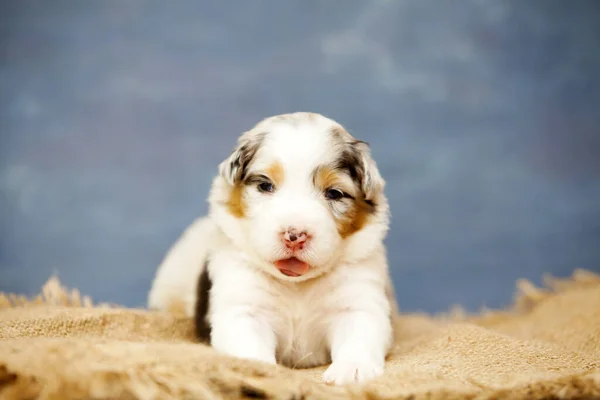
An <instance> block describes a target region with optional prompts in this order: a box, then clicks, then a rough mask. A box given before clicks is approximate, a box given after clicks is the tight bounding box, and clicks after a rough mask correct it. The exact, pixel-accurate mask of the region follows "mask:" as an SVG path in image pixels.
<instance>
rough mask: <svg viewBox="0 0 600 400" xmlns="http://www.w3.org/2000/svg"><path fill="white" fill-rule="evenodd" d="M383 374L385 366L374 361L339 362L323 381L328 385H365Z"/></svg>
mask: <svg viewBox="0 0 600 400" xmlns="http://www.w3.org/2000/svg"><path fill="white" fill-rule="evenodd" d="M381 374H383V365H381V364H380V363H377V362H373V361H361V362H357V361H355V362H352V361H338V362H334V363H333V364H331V365H330V366H329V368H327V370H326V371H325V373H324V374H323V381H324V382H325V383H326V384H328V385H345V384H348V383H364V382H367V381H369V380H371V379H373V378H375V377H377V376H379V375H381Z"/></svg>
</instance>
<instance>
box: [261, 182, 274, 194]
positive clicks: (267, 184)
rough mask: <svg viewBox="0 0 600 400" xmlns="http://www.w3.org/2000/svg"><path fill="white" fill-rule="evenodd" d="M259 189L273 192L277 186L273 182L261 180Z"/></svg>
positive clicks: (264, 191)
mask: <svg viewBox="0 0 600 400" xmlns="http://www.w3.org/2000/svg"><path fill="white" fill-rule="evenodd" d="M257 187H258V190H259V191H260V192H263V193H271V192H273V190H275V188H274V187H273V184H272V183H271V182H261V183H259V184H258V186H257Z"/></svg>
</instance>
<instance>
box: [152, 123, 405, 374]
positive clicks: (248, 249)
mask: <svg viewBox="0 0 600 400" xmlns="http://www.w3.org/2000/svg"><path fill="white" fill-rule="evenodd" d="M218 170H219V173H218V176H216V177H215V179H214V181H213V184H212V187H211V190H210V195H209V199H208V202H209V209H210V211H209V215H208V216H207V217H204V218H200V219H198V220H196V221H195V222H194V223H193V224H192V225H191V226H190V227H189V228H188V229H187V230H186V232H185V233H184V234H183V235H182V236H181V238H180V239H179V240H178V241H177V242H176V243H175V244H174V246H173V247H172V249H171V250H170V251H169V252H168V253H167V255H166V257H165V259H164V261H163V263H162V264H161V266H160V267H159V269H158V271H157V274H156V277H155V280H154V283H153V286H152V289H151V292H150V295H149V307H150V308H152V309H161V310H172V309H174V308H177V307H183V309H184V311H185V313H186V314H187V315H189V316H192V315H194V316H195V319H196V330H197V333H198V335H199V336H200V337H201V338H203V339H205V340H207V341H209V342H210V344H211V345H212V346H213V347H214V348H215V349H216V350H218V351H221V352H223V353H227V354H230V355H232V356H236V357H241V358H246V359H253V360H259V361H263V362H267V363H273V364H275V363H276V362H279V363H280V364H283V365H286V366H289V367H296V368H304V367H311V366H317V365H322V364H328V363H331V365H330V366H329V367H328V369H327V370H326V372H325V373H324V375H323V379H324V381H325V382H327V383H331V384H338V385H339V384H346V383H351V382H364V381H367V380H370V379H372V378H374V377H376V376H378V375H380V374H381V373H382V372H383V370H384V362H385V358H386V355H387V354H388V351H389V349H390V346H391V343H392V336H393V333H392V318H393V317H394V313H395V312H396V306H395V299H394V293H393V290H392V285H391V280H390V277H389V274H388V266H387V257H386V253H385V248H384V244H383V240H384V238H385V236H386V234H387V231H388V226H389V218H390V215H389V214H390V213H389V207H388V202H387V199H386V197H385V195H384V185H385V182H384V180H383V179H382V177H381V176H380V174H379V171H378V169H377V166H376V163H375V162H374V160H373V159H372V158H371V155H370V151H369V147H368V145H367V144H366V143H364V142H362V141H360V140H356V139H355V138H353V137H352V136H351V135H350V134H349V133H348V132H347V131H346V130H345V129H344V128H343V127H342V125H340V124H338V123H337V122H335V121H333V120H331V119H329V118H326V117H324V116H322V115H319V114H314V113H293V114H284V115H279V116H274V117H270V118H267V119H265V120H263V121H261V122H259V123H258V124H257V125H256V126H255V127H254V128H252V129H251V130H249V131H247V132H245V133H244V134H243V135H242V136H241V137H240V138H239V139H238V144H237V147H236V148H235V149H234V151H233V153H232V154H231V155H230V156H229V157H228V158H227V159H226V160H225V161H223V162H222V163H221V164H220V165H219V169H218Z"/></svg>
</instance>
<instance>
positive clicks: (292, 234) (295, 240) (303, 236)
mask: <svg viewBox="0 0 600 400" xmlns="http://www.w3.org/2000/svg"><path fill="white" fill-rule="evenodd" d="M307 240H308V234H307V233H306V232H305V231H299V230H297V229H294V228H290V229H288V230H287V231H285V232H283V241H284V243H285V246H286V247H287V248H288V249H292V250H296V249H302V248H303V247H304V244H305V243H306V241H307Z"/></svg>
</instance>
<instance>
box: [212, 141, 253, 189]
mask: <svg viewBox="0 0 600 400" xmlns="http://www.w3.org/2000/svg"><path fill="white" fill-rule="evenodd" d="M263 137H264V135H263V134H252V133H251V132H246V133H244V134H243V135H242V136H240V138H239V139H238V143H237V146H236V148H235V149H234V150H233V152H232V153H231V154H230V155H229V157H227V158H226V159H225V160H223V162H221V164H219V175H221V176H222V177H223V178H224V179H225V180H226V181H227V183H229V184H230V185H237V184H239V183H240V182H242V181H243V180H244V179H245V178H246V172H247V170H248V166H249V165H250V163H251V162H252V159H253V158H254V156H255V155H256V152H257V151H258V149H259V148H260V145H261V143H262V139H263Z"/></svg>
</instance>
